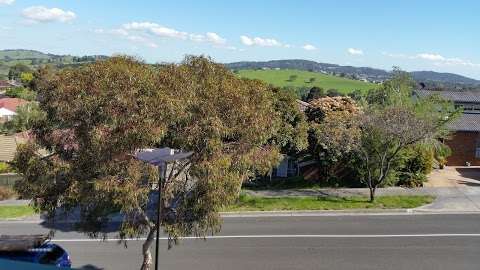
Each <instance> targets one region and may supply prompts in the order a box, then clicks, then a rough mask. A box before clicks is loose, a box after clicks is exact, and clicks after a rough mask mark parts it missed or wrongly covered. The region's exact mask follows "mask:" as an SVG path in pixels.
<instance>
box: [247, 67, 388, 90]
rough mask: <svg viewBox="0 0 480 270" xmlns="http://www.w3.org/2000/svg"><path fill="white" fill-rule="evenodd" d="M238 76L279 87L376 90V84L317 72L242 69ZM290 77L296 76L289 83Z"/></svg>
mask: <svg viewBox="0 0 480 270" xmlns="http://www.w3.org/2000/svg"><path fill="white" fill-rule="evenodd" d="M238 74H239V76H241V77H244V78H249V79H259V80H262V81H265V82H267V83H270V84H273V85H275V86H279V87H285V86H290V87H307V88H311V87H314V86H318V87H322V88H324V89H325V91H327V90H328V89H337V90H339V91H340V92H341V93H350V92H352V91H353V90H357V89H358V90H361V91H362V92H366V91H368V90H369V89H374V88H378V85H377V84H373V83H368V82H363V81H357V80H351V79H347V78H342V77H337V76H333V75H327V74H322V73H319V72H309V71H302V70H294V69H282V70H253V69H244V70H240V71H239V72H238ZM290 75H296V76H297V78H296V79H295V80H293V81H290V80H289V78H290ZM310 78H315V81H314V82H309V80H310Z"/></svg>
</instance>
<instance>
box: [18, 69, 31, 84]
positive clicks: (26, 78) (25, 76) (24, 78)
mask: <svg viewBox="0 0 480 270" xmlns="http://www.w3.org/2000/svg"><path fill="white" fill-rule="evenodd" d="M32 80H33V73H31V72H22V73H21V74H20V81H21V82H22V84H23V85H28V84H30V82H31V81H32Z"/></svg>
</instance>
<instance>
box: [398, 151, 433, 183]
mask: <svg viewBox="0 0 480 270" xmlns="http://www.w3.org/2000/svg"><path fill="white" fill-rule="evenodd" d="M401 163H402V164H401V165H400V168H399V170H398V171H397V175H398V180H399V181H398V185H399V186H407V187H420V186H422V184H423V182H425V181H426V180H427V175H428V174H429V173H430V172H431V171H432V168H433V163H434V153H433V151H432V149H431V148H429V147H425V146H422V145H420V146H416V147H412V148H409V149H407V150H406V151H405V152H404V154H403V159H402V162H401Z"/></svg>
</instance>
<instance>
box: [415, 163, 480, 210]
mask: <svg viewBox="0 0 480 270" xmlns="http://www.w3.org/2000/svg"><path fill="white" fill-rule="evenodd" d="M424 186H425V189H426V190H428V191H429V192H431V193H432V194H434V195H435V196H437V199H436V200H435V202H434V203H433V204H431V205H427V206H423V207H420V208H417V210H420V211H422V210H424V211H454V212H456V211H462V212H470V211H471V212H480V167H476V166H472V167H446V168H445V169H443V170H435V171H433V172H432V173H431V174H430V175H429V176H428V181H427V183H425V185H424Z"/></svg>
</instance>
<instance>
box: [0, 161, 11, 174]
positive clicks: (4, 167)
mask: <svg viewBox="0 0 480 270" xmlns="http://www.w3.org/2000/svg"><path fill="white" fill-rule="evenodd" d="M10 172H13V169H12V167H10V165H8V163H6V162H0V173H10Z"/></svg>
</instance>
